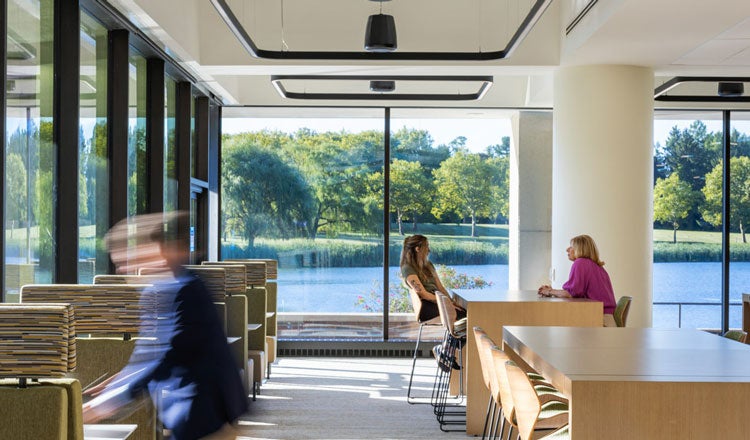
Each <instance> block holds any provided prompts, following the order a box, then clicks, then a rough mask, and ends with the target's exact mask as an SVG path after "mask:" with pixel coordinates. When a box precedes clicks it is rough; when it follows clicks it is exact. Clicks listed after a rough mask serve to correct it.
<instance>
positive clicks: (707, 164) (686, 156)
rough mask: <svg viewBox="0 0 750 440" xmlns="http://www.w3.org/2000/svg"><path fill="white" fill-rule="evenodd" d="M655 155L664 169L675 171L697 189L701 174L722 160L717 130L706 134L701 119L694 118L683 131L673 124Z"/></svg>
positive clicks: (701, 182) (702, 175)
mask: <svg viewBox="0 0 750 440" xmlns="http://www.w3.org/2000/svg"><path fill="white" fill-rule="evenodd" d="M657 155H658V156H659V157H660V158H661V159H662V162H663V164H664V167H665V168H666V170H665V172H667V173H670V174H671V173H673V172H677V173H678V175H679V176H680V180H682V181H683V182H687V183H688V184H690V186H691V187H692V188H693V190H700V189H701V188H702V187H703V180H702V179H703V177H704V176H705V175H706V174H707V173H708V172H709V171H710V170H711V169H712V168H713V167H714V166H716V164H717V163H719V161H720V160H721V139H720V137H719V134H717V133H708V132H707V131H706V125H705V124H704V123H703V122H701V121H694V122H693V123H692V124H690V127H688V128H686V129H683V130H680V129H678V128H677V127H673V128H672V130H671V131H670V132H669V137H668V138H667V141H666V143H665V145H664V147H662V148H661V150H660V151H657Z"/></svg>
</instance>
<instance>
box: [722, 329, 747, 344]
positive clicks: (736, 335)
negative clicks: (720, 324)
mask: <svg viewBox="0 0 750 440" xmlns="http://www.w3.org/2000/svg"><path fill="white" fill-rule="evenodd" d="M724 337H725V338H728V339H732V340H735V341H737V342H742V343H743V344H747V332H745V331H743V330H727V332H726V333H724Z"/></svg>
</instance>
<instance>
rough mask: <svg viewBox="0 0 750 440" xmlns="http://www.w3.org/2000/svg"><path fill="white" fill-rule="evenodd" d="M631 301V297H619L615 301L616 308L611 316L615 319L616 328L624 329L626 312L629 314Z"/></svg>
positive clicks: (626, 320) (626, 318)
mask: <svg viewBox="0 0 750 440" xmlns="http://www.w3.org/2000/svg"><path fill="white" fill-rule="evenodd" d="M632 300H633V297H632V296H621V297H620V299H618V300H617V306H616V307H615V312H614V313H613V316H614V318H615V324H617V326H618V327H625V325H626V324H627V322H628V312H630V303H631V301H632Z"/></svg>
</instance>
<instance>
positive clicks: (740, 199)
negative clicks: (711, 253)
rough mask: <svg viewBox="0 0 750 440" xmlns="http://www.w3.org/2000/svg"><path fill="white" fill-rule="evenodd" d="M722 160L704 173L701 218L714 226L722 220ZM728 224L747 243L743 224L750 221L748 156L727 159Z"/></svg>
mask: <svg viewBox="0 0 750 440" xmlns="http://www.w3.org/2000/svg"><path fill="white" fill-rule="evenodd" d="M722 166H723V164H722V162H719V164H717V165H716V166H715V167H714V169H713V170H711V172H710V173H708V174H707V175H706V186H705V187H704V188H703V195H704V196H705V198H706V202H705V204H704V206H703V210H702V214H703V218H704V219H705V220H706V221H707V222H709V223H711V224H712V225H714V226H718V225H720V224H721V222H722V214H721V206H722V203H721V199H722V174H723V169H722ZM729 174H730V182H729V224H730V227H736V228H738V230H739V231H740V234H742V242H743V243H747V238H746V236H745V226H746V225H747V224H748V223H750V158H749V157H747V156H742V157H733V158H731V159H730V160H729Z"/></svg>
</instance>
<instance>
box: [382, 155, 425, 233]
mask: <svg viewBox="0 0 750 440" xmlns="http://www.w3.org/2000/svg"><path fill="white" fill-rule="evenodd" d="M432 194H433V187H432V181H431V180H430V179H428V178H427V177H426V176H425V175H424V172H423V170H422V164H420V163H419V162H409V161H405V160H400V159H395V160H394V161H393V162H392V163H391V194H390V208H391V212H393V213H395V214H396V222H397V223H398V233H399V234H400V235H404V228H403V221H402V220H403V218H404V215H405V214H407V213H409V214H410V215H411V218H412V222H413V224H414V230H416V228H417V218H418V217H419V213H421V212H424V211H426V210H427V208H428V206H429V203H430V200H431V199H432ZM381 200H382V197H381ZM381 204H382V202H381Z"/></svg>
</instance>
